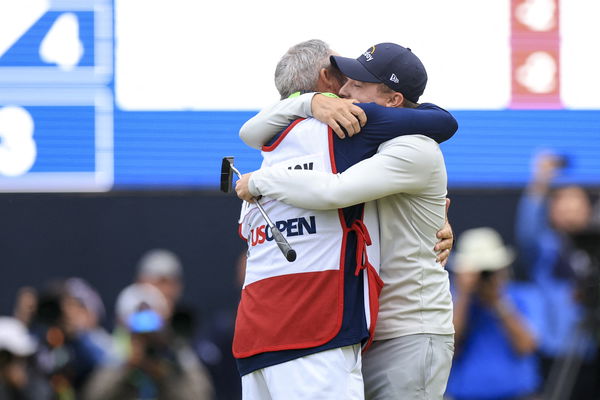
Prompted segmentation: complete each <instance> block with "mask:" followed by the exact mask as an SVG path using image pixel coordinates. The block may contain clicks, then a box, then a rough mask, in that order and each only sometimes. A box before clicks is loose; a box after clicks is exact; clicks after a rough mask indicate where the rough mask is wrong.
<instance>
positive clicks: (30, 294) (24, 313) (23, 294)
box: [13, 286, 38, 327]
mask: <svg viewBox="0 0 600 400" xmlns="http://www.w3.org/2000/svg"><path fill="white" fill-rule="evenodd" d="M15 300H16V301H15V307H14V311H13V315H14V317H15V318H16V319H18V320H19V321H21V322H22V323H23V324H24V325H25V326H27V327H29V326H30V325H31V323H32V322H33V318H34V317H35V313H36V310H37V306H38V295H37V292H36V290H35V289H34V288H32V287H30V286H25V287H22V288H21V289H19V291H18V292H17V297H16V299H15Z"/></svg>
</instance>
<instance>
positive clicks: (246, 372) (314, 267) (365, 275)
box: [233, 41, 457, 399]
mask: <svg viewBox="0 0 600 400" xmlns="http://www.w3.org/2000/svg"><path fill="white" fill-rule="evenodd" d="M321 43H322V42H321ZM321 43H318V41H309V42H303V43H301V44H299V45H297V46H294V47H292V48H291V49H290V50H289V51H288V53H286V55H285V56H284V57H283V59H282V61H281V62H280V64H279V65H278V68H277V70H276V82H278V83H277V84H278V89H279V90H280V93H281V94H282V96H283V95H284V94H288V93H292V96H294V95H295V92H298V91H299V90H298V88H297V87H296V86H294V82H295V78H291V77H293V76H295V75H297V74H298V73H299V72H298V71H304V72H303V73H304V74H306V75H307V76H308V77H312V79H313V80H314V79H315V76H316V79H317V81H316V82H313V85H312V86H311V87H310V88H308V87H307V89H308V90H315V89H316V88H318V89H320V90H328V91H330V92H338V91H339V89H340V86H341V83H342V81H341V79H339V74H337V76H336V74H335V71H334V70H332V69H331V67H330V66H329V65H328V64H326V63H324V61H323V60H326V59H327V58H328V57H329V55H331V54H332V52H331V51H330V50H329V48H328V47H327V46H325V47H322V46H320V44H321ZM315 47H320V50H319V49H316V51H311V50H315ZM302 49H308V50H306V52H303V50H302ZM323 49H324V50H325V51H324V50H323ZM299 54H300V55H299ZM294 60H297V62H298V63H299V64H300V65H301V66H300V67H297V65H295V64H294V62H295V61H294ZM292 65H294V67H292ZM310 65H312V66H315V65H317V66H319V68H317V69H316V70H317V71H318V73H317V74H315V68H312V69H311V68H308V67H309V66H310ZM323 65H326V66H325V67H323ZM304 67H306V68H304ZM328 71H331V72H332V73H329V72H328ZM307 81H308V79H307ZM313 95H314V93H312V94H304V95H300V96H299V97H300V98H301V99H300V104H301V108H303V109H305V110H306V111H309V110H310V104H308V103H311V102H313V101H314V100H313ZM321 97H323V98H326V96H322V95H319V96H315V97H314V99H315V100H316V99H317V98H321ZM291 100H292V101H290V100H284V101H282V102H281V103H279V105H278V106H276V107H279V110H280V111H281V109H286V111H287V112H289V111H290V109H291V108H294V107H297V104H298V103H296V101H295V100H293V99H291ZM342 104H343V105H342V106H341V108H342V109H344V110H345V113H344V112H342V113H341V116H342V118H341V119H342V120H346V121H351V120H354V121H353V122H354V124H355V125H356V126H358V128H359V129H360V122H358V120H357V118H356V117H355V116H356V115H359V114H360V112H364V114H365V115H366V117H367V118H368V121H369V123H368V124H367V125H365V126H364V127H363V128H362V132H361V134H360V135H355V136H353V137H351V138H349V139H344V140H342V138H340V137H338V136H335V135H333V133H332V128H329V127H328V126H327V125H326V124H324V123H322V122H318V121H316V120H315V119H312V118H308V119H300V120H296V121H294V122H293V123H292V124H291V125H289V126H288V128H287V129H285V130H284V131H283V132H280V134H279V135H276V136H275V137H273V138H271V140H270V141H268V142H266V144H264V145H263V146H262V150H263V158H264V161H263V167H268V166H279V167H284V168H286V169H307V170H314V171H321V172H323V173H331V172H334V173H337V172H342V171H344V170H345V169H347V168H349V167H350V166H351V165H353V164H355V163H357V162H359V161H361V160H363V159H366V158H368V157H370V156H372V155H374V154H375V152H376V151H377V148H378V147H379V145H380V144H381V143H383V142H386V141H387V140H389V139H391V138H394V137H398V136H402V135H410V134H421V135H425V136H429V137H431V138H434V139H436V140H437V141H440V142H441V141H444V140H447V139H448V138H449V137H451V136H452V135H453V134H454V132H455V131H456V128H457V125H456V121H455V120H454V118H453V117H452V116H451V115H450V114H449V113H448V112H446V111H445V110H443V109H441V108H439V107H437V106H434V105H432V104H429V105H422V106H419V108H418V109H417V108H414V109H413V108H386V107H380V106H377V105H375V104H362V105H360V106H354V105H352V101H350V100H345V101H342ZM336 107H337V106H336ZM334 108H335V107H334ZM338 108H339V107H338ZM355 108H356V109H359V110H360V112H357V111H355ZM329 110H330V111H331V107H330V108H329ZM353 110H354V111H353ZM296 111H297V109H296ZM292 115H293V113H292ZM331 115H335V113H333V114H331V112H330V116H331ZM339 115H340V114H339V113H338V114H337V117H334V119H335V118H337V120H336V121H339V120H340V118H339ZM260 118H262V117H261V116H260V114H259V116H258V119H259V120H260ZM283 120H284V121H285V124H286V125H287V124H289V120H287V117H284V118H283ZM336 123H338V125H337V126H338V128H340V131H341V127H342V126H344V123H339V122H336ZM250 124H252V122H250ZM271 124H272V125H276V124H277V122H275V123H274V124H273V123H272V122H271ZM347 126H348V127H349V129H355V128H356V126H353V124H352V123H350V124H348V125H347ZM244 128H248V124H247V125H245V127H244ZM271 128H272V127H271ZM271 134H272V132H271V133H270V135H271ZM240 135H241V136H242V137H244V132H241V133H240ZM265 139H269V138H259V139H258V140H256V138H254V141H253V143H251V145H252V146H253V147H260V145H262V144H263V143H265ZM247 143H248V142H247ZM264 206H265V208H267V211H268V212H269V214H270V215H271V216H272V218H273V219H275V220H276V221H277V222H276V223H277V225H278V227H279V228H280V230H282V231H283V233H284V234H285V235H287V236H288V240H289V241H290V243H291V244H292V246H294V247H295V248H296V249H297V251H298V258H297V260H296V262H294V263H293V264H288V263H286V262H285V260H284V259H283V258H282V257H281V255H280V254H278V253H277V252H278V250H277V248H276V247H275V246H273V243H268V242H269V241H272V240H273V237H272V235H270V233H269V230H268V228H265V226H264V222H263V221H262V220H261V219H260V215H258V213H256V212H255V209H254V208H253V207H254V206H253V205H249V206H248V207H247V208H245V209H244V210H243V212H242V216H241V219H240V224H241V226H240V232H241V233H242V234H243V235H244V236H245V237H246V239H247V240H248V247H249V252H248V262H247V275H246V280H245V282H244V288H243V289H242V296H241V301H240V305H239V308H238V317H237V321H236V332H235V337H234V343H233V350H234V355H235V356H236V359H237V360H238V367H239V370H240V374H241V375H242V387H243V394H244V399H255V398H256V399H259V398H261V399H262V398H270V399H306V398H324V399H340V398H344V399H362V398H363V397H364V387H363V383H362V375H361V372H360V367H361V355H360V348H361V344H367V342H369V340H370V339H369V338H371V339H372V334H373V331H374V329H375V319H376V316H377V311H378V302H377V297H378V291H379V290H380V289H381V284H382V283H381V281H380V280H379V277H378V274H377V270H378V266H379V262H378V259H379V248H378V247H379V235H378V233H379V227H378V221H377V220H378V219H377V212H376V209H375V204H374V203H373V202H370V203H367V204H356V205H354V206H351V207H346V208H343V209H339V210H330V211H315V210H308V209H302V208H297V207H291V206H288V205H285V204H283V203H280V202H277V201H269V202H264ZM440 226H441V225H440ZM432 247H433V246H432ZM431 251H432V252H433V249H431ZM434 257H435V255H434Z"/></svg>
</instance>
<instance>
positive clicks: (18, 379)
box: [0, 317, 53, 400]
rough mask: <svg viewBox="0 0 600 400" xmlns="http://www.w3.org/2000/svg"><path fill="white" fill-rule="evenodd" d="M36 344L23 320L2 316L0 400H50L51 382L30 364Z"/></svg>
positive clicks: (0, 320)
mask: <svg viewBox="0 0 600 400" xmlns="http://www.w3.org/2000/svg"><path fill="white" fill-rule="evenodd" d="M36 347H37V344H36V343H35V341H34V340H33V338H32V337H31V336H30V335H29V332H28V331H27V328H26V327H25V325H23V323H21V321H19V320H18V319H16V318H12V317H0V400H50V399H51V398H53V397H52V393H51V390H50V385H49V384H48V382H47V381H46V380H45V379H44V378H43V377H42V376H41V374H39V373H38V372H37V371H36V370H35V369H34V368H33V366H32V365H31V363H30V357H31V355H32V354H33V353H34V352H35V350H36Z"/></svg>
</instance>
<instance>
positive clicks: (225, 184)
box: [221, 157, 233, 193]
mask: <svg viewBox="0 0 600 400" xmlns="http://www.w3.org/2000/svg"><path fill="white" fill-rule="evenodd" d="M232 166H233V157H223V161H222V162H221V191H222V192H225V193H231V181H232V175H233V169H232V168H231V167H232Z"/></svg>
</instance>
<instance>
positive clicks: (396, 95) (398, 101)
mask: <svg viewBox="0 0 600 400" xmlns="http://www.w3.org/2000/svg"><path fill="white" fill-rule="evenodd" d="M402 103H404V95H403V94H402V93H400V92H393V93H391V94H390V96H389V97H388V99H387V101H386V104H385V106H386V107H402Z"/></svg>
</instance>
